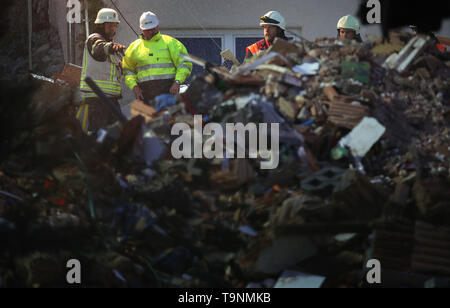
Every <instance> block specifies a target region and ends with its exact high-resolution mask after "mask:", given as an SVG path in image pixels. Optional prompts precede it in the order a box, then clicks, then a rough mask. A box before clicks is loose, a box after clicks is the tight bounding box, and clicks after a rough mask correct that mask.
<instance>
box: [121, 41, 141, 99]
mask: <svg viewBox="0 0 450 308" xmlns="http://www.w3.org/2000/svg"><path fill="white" fill-rule="evenodd" d="M133 46H134V45H133V44H132V45H131V46H130V47H128V49H127V50H126V51H125V57H123V61H122V68H123V74H124V76H125V84H126V85H127V86H128V88H130V89H131V90H133V88H134V87H136V86H137V85H138V82H137V80H138V77H137V63H136V61H135V60H133V56H134V55H133V50H134V48H133Z"/></svg>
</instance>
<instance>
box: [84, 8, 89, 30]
mask: <svg viewBox="0 0 450 308" xmlns="http://www.w3.org/2000/svg"><path fill="white" fill-rule="evenodd" d="M84 20H85V22H86V39H87V38H88V37H89V12H88V2H87V0H84Z"/></svg>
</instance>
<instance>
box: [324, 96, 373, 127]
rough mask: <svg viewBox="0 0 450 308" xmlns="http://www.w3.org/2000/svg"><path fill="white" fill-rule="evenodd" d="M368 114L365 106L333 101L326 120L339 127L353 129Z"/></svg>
mask: <svg viewBox="0 0 450 308" xmlns="http://www.w3.org/2000/svg"><path fill="white" fill-rule="evenodd" d="M368 114H369V110H368V108H367V107H365V106H354V105H350V104H347V103H341V102H333V103H332V104H331V107H330V110H329V112H328V121H329V122H331V123H333V124H335V125H337V126H340V127H345V128H348V129H353V128H354V127H355V126H356V125H358V123H359V122H361V120H362V119H363V118H364V117H365V116H367V115H368Z"/></svg>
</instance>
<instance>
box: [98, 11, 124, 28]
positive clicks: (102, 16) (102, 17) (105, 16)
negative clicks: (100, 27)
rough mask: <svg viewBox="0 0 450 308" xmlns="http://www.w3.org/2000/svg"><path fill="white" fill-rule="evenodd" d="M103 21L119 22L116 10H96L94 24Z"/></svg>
mask: <svg viewBox="0 0 450 308" xmlns="http://www.w3.org/2000/svg"><path fill="white" fill-rule="evenodd" d="M105 22H116V23H120V21H119V15H118V14H117V12H116V11H115V10H113V9H108V8H105V9H101V10H100V11H98V14H97V19H96V20H95V23H96V24H103V23H105Z"/></svg>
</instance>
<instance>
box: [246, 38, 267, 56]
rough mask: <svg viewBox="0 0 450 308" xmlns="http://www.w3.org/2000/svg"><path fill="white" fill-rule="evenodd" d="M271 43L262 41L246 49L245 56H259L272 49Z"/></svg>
mask: <svg viewBox="0 0 450 308" xmlns="http://www.w3.org/2000/svg"><path fill="white" fill-rule="evenodd" d="M270 46H271V45H270V43H268V42H266V40H260V41H259V42H257V43H255V44H253V45H251V46H248V47H247V48H246V49H245V54H246V55H247V56H256V55H257V54H259V53H260V52H262V51H264V50H266V49H268V48H269V47H270Z"/></svg>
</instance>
